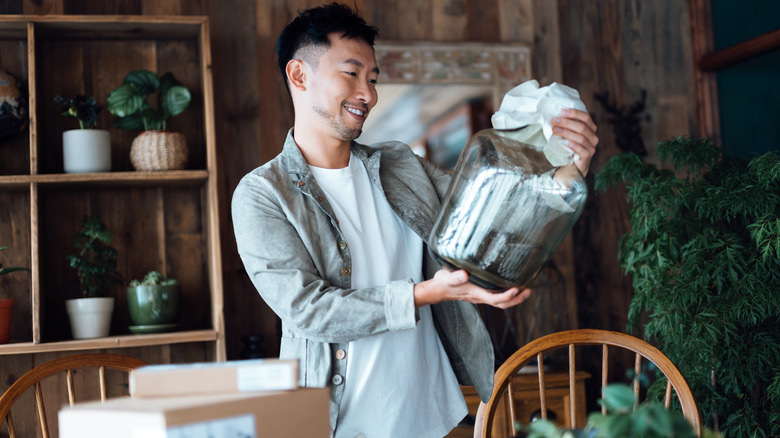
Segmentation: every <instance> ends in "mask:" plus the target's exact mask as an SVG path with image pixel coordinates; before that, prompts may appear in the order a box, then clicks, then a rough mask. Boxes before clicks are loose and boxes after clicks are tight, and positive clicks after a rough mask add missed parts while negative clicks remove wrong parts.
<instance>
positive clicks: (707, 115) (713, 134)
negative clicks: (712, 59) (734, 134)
mask: <svg viewBox="0 0 780 438" xmlns="http://www.w3.org/2000/svg"><path fill="white" fill-rule="evenodd" d="M689 5H690V14H691V41H692V47H693V59H694V62H697V61H698V60H699V59H701V58H703V57H704V56H705V55H706V54H708V53H711V52H712V51H713V49H714V47H715V43H714V41H713V35H712V7H711V3H710V0H690V3H689ZM694 82H695V84H696V109H697V118H698V125H699V132H698V133H699V136H700V137H709V138H711V139H712V140H713V141H715V143H716V144H718V143H720V111H719V110H718V83H717V77H716V76H715V74H714V73H712V72H705V71H702V70H701V69H700V68H696V69H695V70H694Z"/></svg>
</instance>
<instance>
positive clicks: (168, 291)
mask: <svg viewBox="0 0 780 438" xmlns="http://www.w3.org/2000/svg"><path fill="white" fill-rule="evenodd" d="M127 308H128V310H129V311H130V319H131V320H132V321H133V324H135V325H133V326H130V331H131V332H133V333H157V332H163V331H168V330H170V329H172V328H174V327H176V320H177V319H178V317H179V282H178V281H176V280H175V279H173V278H165V276H163V275H162V274H160V273H159V272H157V271H150V272H148V273H147V274H146V275H145V276H144V277H143V279H142V280H140V281H139V280H133V281H131V282H130V285H129V286H128V287H127Z"/></svg>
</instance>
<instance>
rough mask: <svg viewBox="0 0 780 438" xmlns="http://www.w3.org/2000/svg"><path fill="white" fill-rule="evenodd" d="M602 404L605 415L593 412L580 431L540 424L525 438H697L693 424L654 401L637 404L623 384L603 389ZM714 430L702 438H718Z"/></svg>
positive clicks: (547, 422) (529, 428)
mask: <svg viewBox="0 0 780 438" xmlns="http://www.w3.org/2000/svg"><path fill="white" fill-rule="evenodd" d="M599 404H601V405H603V406H604V407H605V409H606V414H602V413H601V412H599V411H597V412H592V413H590V414H589V415H588V424H587V425H586V426H585V428H583V429H581V430H569V429H565V428H562V427H559V426H557V425H556V424H555V423H553V422H552V421H550V420H537V421H534V422H532V423H530V424H528V425H527V426H526V427H525V431H524V432H525V434H524V435H521V436H523V437H526V438H601V437H605V438H608V437H615V438H618V437H621V438H623V437H638V438H639V437H641V438H668V437H674V438H696V437H697V435H696V433H695V431H694V429H693V426H692V425H691V423H689V422H688V420H686V419H685V416H683V414H682V412H680V411H677V410H673V409H669V410H667V409H666V408H664V405H663V404H662V403H660V402H658V401H655V400H646V401H643V402H642V403H637V400H636V397H635V396H634V391H633V389H632V388H631V387H630V386H628V385H626V384H624V383H613V384H610V385H607V386H606V387H605V388H604V393H603V395H602V398H601V400H599ZM717 436H718V435H716V434H715V433H714V432H713V431H712V430H710V429H707V428H703V430H702V437H704V438H715V437H717Z"/></svg>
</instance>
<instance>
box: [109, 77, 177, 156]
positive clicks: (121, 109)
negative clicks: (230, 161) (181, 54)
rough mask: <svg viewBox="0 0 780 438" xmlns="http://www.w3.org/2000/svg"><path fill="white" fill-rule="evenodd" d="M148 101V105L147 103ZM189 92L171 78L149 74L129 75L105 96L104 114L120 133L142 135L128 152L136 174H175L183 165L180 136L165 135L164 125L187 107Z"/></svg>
mask: <svg viewBox="0 0 780 438" xmlns="http://www.w3.org/2000/svg"><path fill="white" fill-rule="evenodd" d="M150 100H151V103H150ZM190 100H191V95H190V92H189V90H188V89H187V88H186V87H185V86H183V85H181V84H180V83H179V82H178V81H177V80H176V78H174V76H173V74H171V73H170V72H168V73H165V74H164V75H162V77H158V76H157V75H156V74H154V73H152V72H151V71H149V70H137V71H132V72H130V73H128V74H127V76H125V80H124V82H123V83H122V85H120V86H119V87H117V88H116V89H114V90H113V91H111V93H110V94H109V95H108V111H109V112H110V113H111V114H113V115H115V116H118V117H119V119H117V120H116V121H115V122H114V124H115V125H116V126H117V127H118V128H120V129H127V130H139V131H142V132H141V133H140V134H139V135H138V136H137V137H136V138H135V139H134V140H133V143H132V146H131V148H130V161H131V162H132V164H133V167H135V169H136V170H176V169H184V167H185V166H186V164H187V143H186V140H185V137H184V134H182V133H180V132H170V131H166V121H167V120H168V119H169V118H170V117H173V116H176V115H179V114H181V113H182V111H184V109H185V108H187V106H188V105H189V104H190Z"/></svg>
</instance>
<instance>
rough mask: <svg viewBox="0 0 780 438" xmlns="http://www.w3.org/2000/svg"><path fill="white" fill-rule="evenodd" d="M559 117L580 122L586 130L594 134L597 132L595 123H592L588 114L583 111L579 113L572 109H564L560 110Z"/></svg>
mask: <svg viewBox="0 0 780 438" xmlns="http://www.w3.org/2000/svg"><path fill="white" fill-rule="evenodd" d="M561 117H562V118H569V119H575V120H579V121H580V122H582V123H584V124H585V125H586V126H587V127H588V128H590V130H591V131H593V132H596V131H597V130H598V126H596V122H594V121H593V118H592V117H591V116H590V114H589V113H587V112H585V111H580V110H578V109H574V108H564V109H562V110H561Z"/></svg>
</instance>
